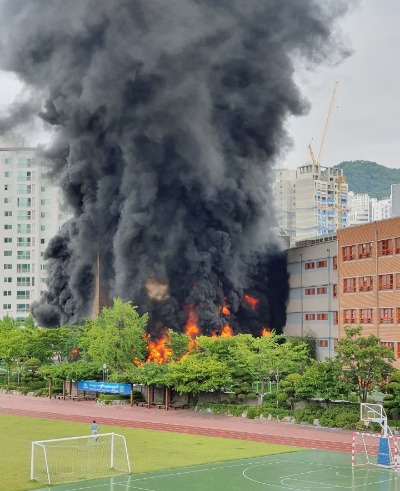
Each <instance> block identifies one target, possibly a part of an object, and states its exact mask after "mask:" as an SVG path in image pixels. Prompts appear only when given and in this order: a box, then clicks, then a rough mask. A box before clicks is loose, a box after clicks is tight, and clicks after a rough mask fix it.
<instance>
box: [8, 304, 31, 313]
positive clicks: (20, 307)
mask: <svg viewBox="0 0 400 491" xmlns="http://www.w3.org/2000/svg"><path fill="white" fill-rule="evenodd" d="M11 308H12V306H11V304H10V303H3V310H11ZM17 312H29V303H17Z"/></svg>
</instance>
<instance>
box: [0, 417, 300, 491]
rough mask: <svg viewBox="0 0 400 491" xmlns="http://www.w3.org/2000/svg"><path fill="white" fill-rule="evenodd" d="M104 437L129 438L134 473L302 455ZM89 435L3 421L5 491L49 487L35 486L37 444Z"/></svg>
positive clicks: (147, 437)
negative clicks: (32, 467) (31, 471)
mask: <svg viewBox="0 0 400 491" xmlns="http://www.w3.org/2000/svg"><path fill="white" fill-rule="evenodd" d="M101 432H102V433H108V432H115V433H120V434H122V435H124V436H125V438H126V441H127V445H128V450H129V456H130V461H131V467H132V472H133V473H143V472H155V471H159V470H167V469H175V468H179V467H186V466H193V465H203V464H209V463H213V462H223V461H229V460H235V459H245V458H250V457H259V456H265V455H273V454H279V453H285V452H294V451H296V450H299V449H296V448H295V447H288V446H285V445H272V444H266V443H257V442H248V441H241V440H232V439H225V438H213V437H205V436H197V435H183V434H180V433H169V432H164V431H152V430H141V429H134V428H125V427H124V428H120V427H118V426H102V427H101ZM87 434H90V425H89V424H83V423H73V422H66V421H54V420H49V419H40V418H28V417H23V416H9V415H0V435H1V438H0V458H1V470H2V472H1V481H0V489H1V490H4V491H27V490H30V489H38V488H42V487H43V483H32V482H31V481H29V469H30V467H29V466H30V443H31V441H33V440H46V439H52V438H65V437H70V436H79V435H87Z"/></svg>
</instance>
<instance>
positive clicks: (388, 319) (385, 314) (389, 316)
mask: <svg viewBox="0 0 400 491" xmlns="http://www.w3.org/2000/svg"><path fill="white" fill-rule="evenodd" d="M379 322H380V323H381V324H393V309H391V308H389V309H387V308H384V309H379Z"/></svg>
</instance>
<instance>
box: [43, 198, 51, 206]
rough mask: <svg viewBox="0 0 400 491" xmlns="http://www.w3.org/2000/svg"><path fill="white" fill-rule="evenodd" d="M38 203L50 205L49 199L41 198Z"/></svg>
mask: <svg viewBox="0 0 400 491" xmlns="http://www.w3.org/2000/svg"><path fill="white" fill-rule="evenodd" d="M40 204H41V205H51V199H41V200H40Z"/></svg>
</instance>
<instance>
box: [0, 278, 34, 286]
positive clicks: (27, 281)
mask: <svg viewBox="0 0 400 491" xmlns="http://www.w3.org/2000/svg"><path fill="white" fill-rule="evenodd" d="M3 280H4V283H12V278H11V276H5V277H4V278H3ZM17 286H35V278H31V277H30V276H17Z"/></svg>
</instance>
